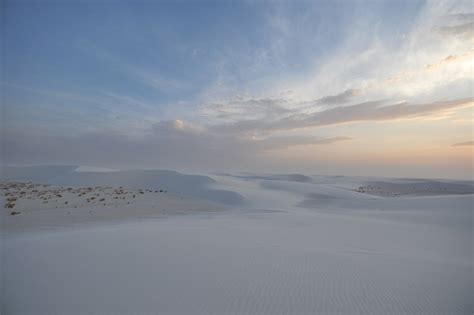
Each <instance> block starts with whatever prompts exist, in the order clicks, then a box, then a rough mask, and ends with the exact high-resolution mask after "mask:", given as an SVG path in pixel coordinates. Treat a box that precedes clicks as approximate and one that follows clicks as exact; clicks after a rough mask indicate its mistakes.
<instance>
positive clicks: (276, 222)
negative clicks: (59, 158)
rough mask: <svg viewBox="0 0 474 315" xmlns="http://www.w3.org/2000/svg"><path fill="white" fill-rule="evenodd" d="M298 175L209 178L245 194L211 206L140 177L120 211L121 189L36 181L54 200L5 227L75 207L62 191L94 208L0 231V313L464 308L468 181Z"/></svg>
mask: <svg viewBox="0 0 474 315" xmlns="http://www.w3.org/2000/svg"><path fill="white" fill-rule="evenodd" d="M36 171H38V170H36ZM40 173H42V172H40ZM107 174H109V173H107ZM134 174H135V175H136V173H134ZM122 175H123V174H122ZM122 175H121V176H122ZM296 175H297V174H292V175H278V174H277V175H271V174H270V175H261V174H234V175H231V174H220V175H210V177H211V178H212V180H213V181H212V182H211V183H201V184H202V185H205V186H206V189H213V190H216V191H219V190H223V191H231V192H235V193H236V194H239V195H241V196H243V197H244V198H245V200H246V202H245V203H244V204H241V205H230V206H229V205H227V206H225V207H224V206H223V205H222V204H221V205H216V204H213V205H215V208H213V210H212V211H208V210H209V209H206V206H204V205H209V204H211V203H210V201H209V200H205V199H202V200H196V199H192V198H190V197H186V196H181V195H178V194H176V192H174V193H170V192H167V193H159V192H158V193H156V192H155V191H153V192H145V191H146V189H149V190H151V189H150V188H146V187H143V188H141V189H142V191H144V190H145V191H144V194H141V196H140V197H139V198H138V197H136V199H137V200H136V201H134V202H135V203H133V201H132V202H131V204H130V205H131V206H130V207H127V204H126V203H127V202H129V200H130V199H127V198H128V197H127V198H126V199H121V200H118V201H117V200H116V199H115V197H116V196H117V195H119V196H122V194H117V193H116V190H117V189H119V191H120V187H106V186H103V187H102V186H101V187H96V188H94V189H95V191H97V192H95V193H96V194H97V193H99V195H100V196H96V197H101V198H107V199H106V200H105V201H106V202H105V203H106V205H105V206H104V205H100V204H97V205H94V206H91V205H89V204H88V203H87V201H84V200H85V199H84V197H86V196H88V198H89V199H90V196H92V195H94V193H91V194H90V195H87V194H86V195H85V196H81V197H77V195H76V193H77V192H78V191H75V192H74V194H72V193H71V195H68V194H69V193H68V190H67V189H68V188H72V187H73V189H76V190H81V189H86V188H87V187H80V186H77V185H73V186H71V187H68V186H62V188H58V186H47V187H44V189H45V190H48V191H54V193H56V190H57V189H61V191H60V192H59V194H61V195H62V198H59V197H57V195H56V197H54V196H53V197H52V198H51V199H49V200H48V201H49V202H51V203H52V204H53V205H55V206H54V207H56V205H57V206H58V208H51V207H50V208H48V209H39V208H38V209H36V206H34V207H32V208H29V207H27V206H26V205H27V204H28V202H35V204H34V205H38V204H37V203H36V202H38V201H37V200H36V199H35V200H36V201H32V199H28V198H26V200H25V201H24V202H18V204H17V205H16V206H18V209H20V211H22V210H21V209H23V211H25V213H22V214H19V215H13V216H11V215H9V216H8V220H10V224H11V222H13V220H16V219H22V218H23V219H24V220H30V219H32V218H33V217H32V216H33V215H36V216H37V217H35V218H34V220H31V221H30V224H33V225H35V224H38V223H34V222H36V221H37V220H40V219H39V218H40V217H41V216H42V213H43V211H46V212H44V213H45V214H46V213H47V215H48V216H50V217H56V216H57V215H59V213H61V215H62V216H71V215H72V214H69V215H67V214H64V213H65V212H66V213H67V211H70V210H72V209H76V210H77V209H79V210H77V211H83V210H81V208H80V207H79V206H78V208H74V207H73V208H72V209H70V207H69V206H64V205H63V204H61V203H62V201H63V199H64V198H67V199H68V200H69V201H70V202H71V205H72V204H74V205H80V204H84V209H89V208H91V209H94V211H95V212H96V213H95V214H94V216H88V214H87V213H88V212H87V213H85V214H84V216H85V217H89V219H88V220H86V221H85V222H82V221H81V222H80V223H79V224H74V225H73V226H74V227H73V228H72V227H71V225H68V224H66V225H63V223H61V224H60V226H61V227H60V228H57V227H55V228H51V227H49V226H46V227H45V225H43V228H42V229H41V230H38V229H36V228H32V227H31V226H29V228H28V229H17V228H13V229H11V230H9V231H7V232H6V233H4V234H3V238H2V248H3V259H2V279H3V280H2V287H3V288H2V294H1V296H2V304H1V306H2V308H1V311H2V314H180V315H181V314H206V315H207V314H277V315H278V314H351V315H352V314H472V311H473V307H474V305H473V302H472V301H473V300H474V299H473V273H472V270H473V269H472V267H473V259H472V254H473V243H472V231H473V230H472V226H473V202H474V196H473V194H472V193H469V189H470V188H469V187H472V182H465V181H464V182H457V181H439V180H418V179H403V180H400V179H388V178H362V177H340V176H338V177H331V176H314V175H304V176H303V175H302V176H296ZM97 176H98V175H97V173H96V174H94V177H97ZM122 178H123V177H122ZM180 178H181V179H183V178H185V177H180ZM133 180H134V185H137V182H139V180H138V179H137V178H136V177H134V179H133ZM125 182H126V181H125ZM374 183H378V184H377V187H380V189H376V191H377V193H373V192H372V191H370V192H365V191H364V192H360V191H359V187H364V186H376V185H375V184H374ZM382 183H388V184H382ZM414 183H423V184H419V185H418V186H416V185H415V186H416V187H418V189H415V190H413V189H412V188H411V187H413V185H414ZM427 183H428V184H427ZM440 183H441V184H440ZM392 184H395V185H392ZM183 185H185V183H183ZM401 185H402V186H403V185H405V186H404V187H401ZM466 185H467V186H466ZM144 186H146V185H144ZM178 186H179V185H178ZM178 186H176V187H178ZM59 187H61V186H59ZM125 187H126V183H124V184H123V188H121V189H122V190H123V191H127V192H129V194H130V193H136V191H138V190H139V189H137V188H133V189H132V188H125ZM420 187H421V188H420ZM444 188H446V190H445V189H444ZM29 189H31V190H33V189H34V188H33V187H31V188H29ZM38 190H39V189H38ZM81 191H82V190H81ZM380 191H382V192H383V193H380ZM413 191H416V193H413ZM48 194H49V193H48ZM50 194H51V195H54V194H53V193H52V192H51V193H50ZM129 194H125V195H127V196H129ZM73 195H74V196H75V197H74V198H73ZM180 198H183V199H180ZM39 200H42V199H41V198H40V199H39ZM49 202H48V203H49ZM114 202H116V203H117V204H114ZM173 202H174V204H173V205H174V206H170V207H165V206H164V205H166V204H167V203H168V204H169V203H173ZM108 203H110V204H108ZM59 204H61V206H59ZM30 205H31V204H30ZM139 205H140V206H139ZM142 205H148V208H147V207H143V206H142ZM149 205H154V207H155V208H153V206H152V207H151V208H150V207H149ZM197 205H200V206H197ZM16 206H15V208H16ZM42 206H43V205H42ZM115 206H116V208H115ZM45 207H46V206H45ZM192 207H194V208H192ZM33 208H35V210H33ZM141 208H147V209H149V210H150V211H151V210H153V209H165V208H166V209H168V210H169V211H167V214H166V215H165V216H160V215H158V216H155V215H154V214H155V212H153V211H155V210H153V211H152V214H151V215H149V213H148V212H147V213H146V214H145V215H144V216H143V217H141V218H142V219H141V220H136V219H135V218H136V217H139V216H137V214H138V213H140V211H142V210H140V209H141ZM28 209H30V210H29V211H27V210H28ZM114 209H115V210H114ZM179 209H180V210H179ZM190 209H194V210H192V211H187V210H190ZM10 210H11V209H8V211H10ZM174 210H176V213H178V214H182V213H185V214H186V215H173V213H175V212H173V211H174ZM112 211H117V213H122V212H124V213H127V214H124V217H123V219H120V220H118V221H117V220H115V221H114V220H109V219H110V218H111V217H106V215H105V213H107V215H108V214H109V213H110V212H112ZM160 211H161V210H160ZM70 212H71V213H72V211H70ZM100 213H104V218H103V220H99V221H95V218H97V217H99V216H100ZM130 213H131V214H132V215H130ZM78 215H79V214H78ZM80 215H82V214H80ZM28 216H30V219H26V218H27V217H28ZM23 219H22V220H23ZM33 221H34V222H33ZM111 222H112V223H111Z"/></svg>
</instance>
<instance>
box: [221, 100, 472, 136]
mask: <svg viewBox="0 0 474 315" xmlns="http://www.w3.org/2000/svg"><path fill="white" fill-rule="evenodd" d="M473 100H474V98H465V99H458V100H451V101H440V102H431V103H424V104H411V103H409V102H400V103H396V104H392V105H384V104H385V101H371V102H364V103H360V104H356V105H351V106H341V107H336V108H331V109H327V110H322V111H318V112H315V113H298V114H294V115H291V116H288V117H285V118H281V119H277V120H272V121H269V120H257V119H254V120H245V121H240V122H235V123H231V124H221V125H218V126H214V127H213V129H214V130H216V131H217V132H225V133H231V134H232V133H237V134H238V133H243V134H245V133H247V134H248V133H251V132H265V131H266V132H268V131H276V130H295V129H301V128H309V127H320V126H328V125H336V124H342V123H351V122H360V121H388V120H396V119H409V118H416V117H427V116H432V115H436V114H440V113H446V112H447V111H451V110H455V109H457V108H462V107H466V106H470V105H472V102H473Z"/></svg>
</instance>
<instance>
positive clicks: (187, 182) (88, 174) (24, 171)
mask: <svg viewBox="0 0 474 315" xmlns="http://www.w3.org/2000/svg"><path fill="white" fill-rule="evenodd" d="M77 169H78V166H32V167H5V168H4V170H3V174H2V176H1V179H2V180H3V181H8V180H9V181H12V180H13V181H20V180H21V181H33V182H38V183H43V184H50V185H56V186H78V187H87V186H112V187H118V186H123V187H126V188H129V189H164V190H166V191H169V192H173V193H179V194H184V195H187V196H190V197H193V198H198V199H204V200H209V201H213V202H219V203H222V204H226V205H239V204H243V203H244V202H245V198H244V197H243V196H242V195H240V194H238V193H236V192H233V191H229V190H221V189H215V188H213V187H212V186H213V184H215V180H214V179H212V178H211V177H209V176H201V175H186V174H181V173H178V172H175V171H165V170H127V171H109V172H104V171H99V172H97V171H84V170H81V171H77Z"/></svg>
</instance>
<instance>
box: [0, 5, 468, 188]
mask: <svg viewBox="0 0 474 315" xmlns="http://www.w3.org/2000/svg"><path fill="white" fill-rule="evenodd" d="M1 6H2V7H1V8H0V9H1V10H0V11H1V13H0V15H1V16H0V20H1V23H2V24H1V32H2V33H1V40H0V45H1V46H0V49H1V53H2V54H1V55H2V59H1V68H0V70H1V73H0V74H1V76H0V89H1V103H2V108H1V120H0V122H1V125H2V126H1V137H0V141H1V158H2V161H3V162H2V164H7V165H36V164H78V165H89V166H97V167H110V168H117V169H144V168H153V169H174V170H181V171H188V172H259V173H264V172H273V173H275V172H276V173H304V174H332V175H361V176H396V177H407V176H408V177H431V178H464V179H472V178H474V173H473V169H474V166H473V163H474V162H473V148H474V147H473V144H474V142H473V140H474V135H473V131H474V130H473V105H474V102H473V101H474V95H473V93H474V85H473V83H474V76H473V66H474V46H473V43H474V8H473V5H472V2H471V1H469V0H468V1H455V0H454V1H416V0H413V1H408V0H405V1H403V0H400V1H355V0H354V1H350V0H345V1H318V0H315V1H251V0H249V1H191V0H187V1H185V0H183V1H105V0H104V1H86V0H82V1H73V0H64V1H21V0H16V1H9V0H6V1H2V2H1Z"/></svg>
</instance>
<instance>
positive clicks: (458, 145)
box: [451, 141, 474, 147]
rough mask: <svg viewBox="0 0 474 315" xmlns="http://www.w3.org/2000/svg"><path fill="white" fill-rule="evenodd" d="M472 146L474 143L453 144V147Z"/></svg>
mask: <svg viewBox="0 0 474 315" xmlns="http://www.w3.org/2000/svg"><path fill="white" fill-rule="evenodd" d="M471 145H474V141H466V142H458V143H455V144H452V145H451V146H453V147H461V146H471Z"/></svg>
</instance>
